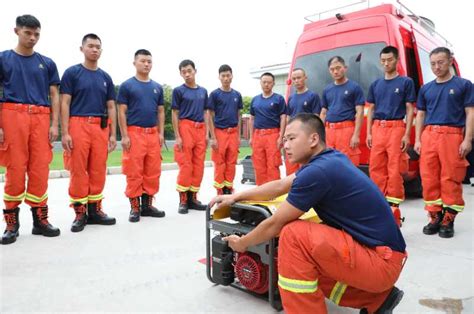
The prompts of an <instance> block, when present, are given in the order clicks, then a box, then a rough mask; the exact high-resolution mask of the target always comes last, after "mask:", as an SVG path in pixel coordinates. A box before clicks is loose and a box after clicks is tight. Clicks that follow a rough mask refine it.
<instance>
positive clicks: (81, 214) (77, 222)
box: [71, 203, 87, 232]
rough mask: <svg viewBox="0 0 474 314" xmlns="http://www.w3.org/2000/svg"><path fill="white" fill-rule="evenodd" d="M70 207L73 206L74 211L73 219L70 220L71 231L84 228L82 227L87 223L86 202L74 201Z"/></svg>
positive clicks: (78, 230)
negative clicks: (74, 216)
mask: <svg viewBox="0 0 474 314" xmlns="http://www.w3.org/2000/svg"><path fill="white" fill-rule="evenodd" d="M71 207H72V208H74V212H75V213H76V218H74V221H73V222H72V226H71V231H72V232H80V231H82V230H84V227H85V226H86V224H87V208H86V204H81V203H74V204H72V205H71Z"/></svg>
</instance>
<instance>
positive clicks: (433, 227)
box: [423, 211, 443, 234]
mask: <svg viewBox="0 0 474 314" xmlns="http://www.w3.org/2000/svg"><path fill="white" fill-rule="evenodd" d="M428 217H429V218H430V222H429V223H428V224H427V225H426V226H424V227H423V233H424V234H436V233H438V231H439V226H440V224H441V220H442V219H443V212H442V211H437V212H433V211H429V212H428Z"/></svg>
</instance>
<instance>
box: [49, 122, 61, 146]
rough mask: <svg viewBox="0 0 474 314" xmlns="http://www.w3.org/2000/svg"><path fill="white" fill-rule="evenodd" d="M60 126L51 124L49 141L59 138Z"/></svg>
mask: <svg viewBox="0 0 474 314" xmlns="http://www.w3.org/2000/svg"><path fill="white" fill-rule="evenodd" d="M58 134H59V133H58V127H57V126H51V127H50V128H49V142H50V143H52V142H54V141H55V140H57V139H58Z"/></svg>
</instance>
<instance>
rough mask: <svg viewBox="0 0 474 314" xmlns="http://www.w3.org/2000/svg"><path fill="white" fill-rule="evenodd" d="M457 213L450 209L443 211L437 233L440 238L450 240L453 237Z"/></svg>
mask: <svg viewBox="0 0 474 314" xmlns="http://www.w3.org/2000/svg"><path fill="white" fill-rule="evenodd" d="M457 213H458V212H457V211H455V210H452V209H451V208H446V209H445V211H444V216H443V221H441V225H440V227H439V233H438V235H439V236H440V237H441V238H452V237H453V236H454V219H455V218H456V215H457Z"/></svg>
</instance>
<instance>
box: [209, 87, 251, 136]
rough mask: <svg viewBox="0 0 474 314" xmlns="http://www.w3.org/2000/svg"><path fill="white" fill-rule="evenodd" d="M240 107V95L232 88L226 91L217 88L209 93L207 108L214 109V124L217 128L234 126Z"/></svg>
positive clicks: (237, 119) (241, 106)
mask: <svg viewBox="0 0 474 314" xmlns="http://www.w3.org/2000/svg"><path fill="white" fill-rule="evenodd" d="M242 108H243V104H242V95H240V93H239V92H238V91H236V90H234V89H232V90H230V91H228V92H226V91H223V90H222V89H220V88H218V89H216V90H214V91H213V92H212V93H211V94H210V95H209V109H211V110H213V111H214V125H215V127H216V128H218V129H227V128H233V127H236V126H237V125H238V124H239V110H241V109H242Z"/></svg>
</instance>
